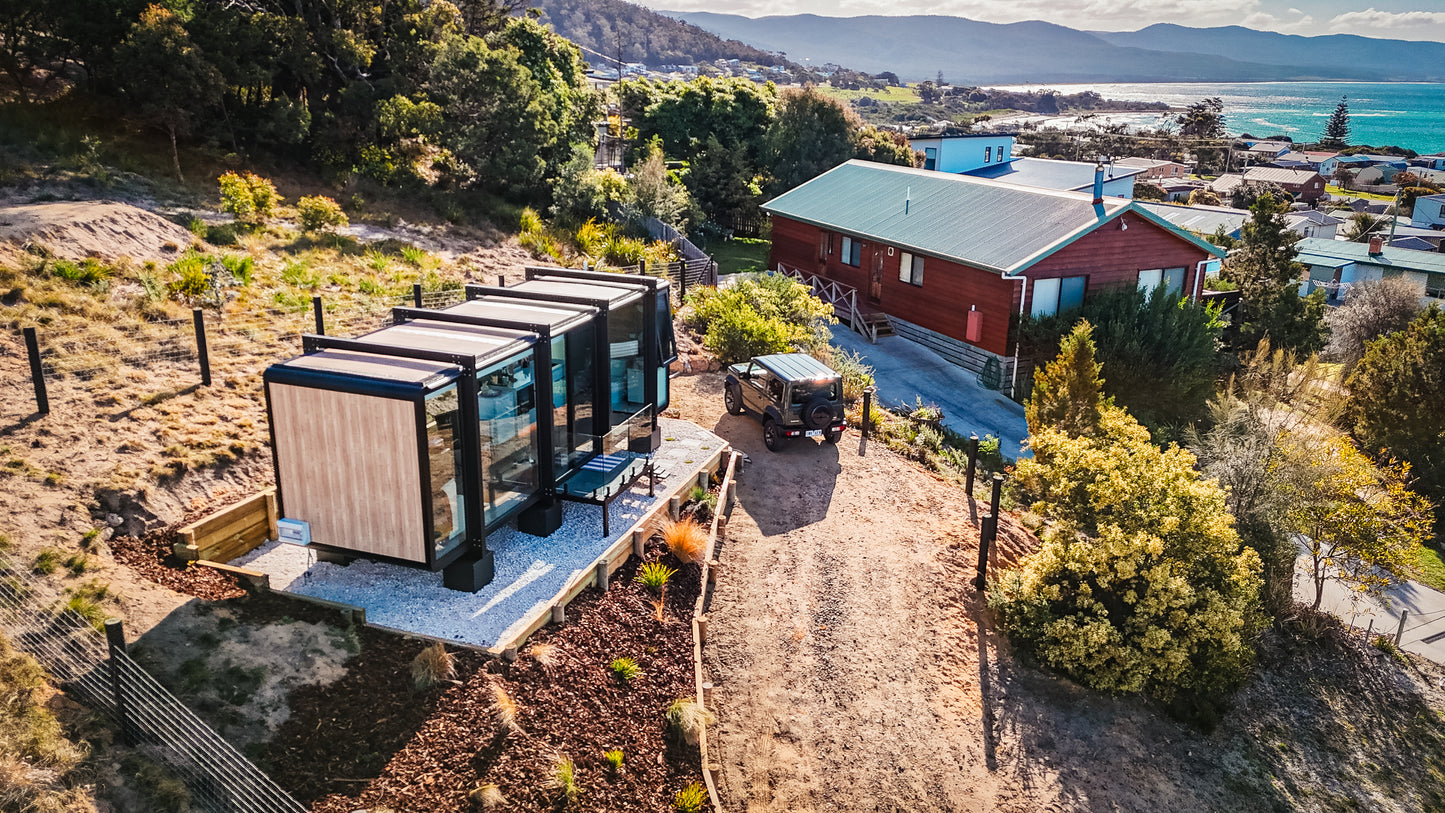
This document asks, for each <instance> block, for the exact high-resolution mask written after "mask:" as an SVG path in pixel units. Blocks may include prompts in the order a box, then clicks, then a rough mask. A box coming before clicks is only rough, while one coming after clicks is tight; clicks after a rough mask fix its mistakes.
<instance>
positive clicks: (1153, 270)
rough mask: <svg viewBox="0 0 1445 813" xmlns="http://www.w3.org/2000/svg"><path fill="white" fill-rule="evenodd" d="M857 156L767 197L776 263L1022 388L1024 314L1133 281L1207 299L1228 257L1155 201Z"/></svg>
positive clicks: (1073, 303) (1060, 308)
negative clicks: (1211, 268) (1212, 269)
mask: <svg viewBox="0 0 1445 813" xmlns="http://www.w3.org/2000/svg"><path fill="white" fill-rule="evenodd" d="M1105 182H1106V179H1105V177H1104V173H1103V171H1102V170H1100V171H1099V172H1098V174H1097V181H1096V183H1095V185H1094V188H1093V189H1092V190H1091V191H1090V192H1085V193H1081V192H1073V191H1057V190H1044V189H1036V188H1029V187H1024V186H1019V185H1016V184H1012V183H1007V182H1003V181H998V180H992V179H985V178H978V177H974V176H970V175H955V174H950V173H942V172H929V171H926V170H921V169H912V168H907V167H895V166H888V165H884V164H878V163H872V162H868V161H856V160H855V161H849V162H847V163H845V164H842V165H840V166H838V167H836V168H834V169H832V170H830V171H828V172H825V173H823V174H822V175H820V176H818V177H817V178H814V179H813V180H811V181H808V182H807V183H805V184H803V185H801V186H799V187H797V188H795V189H793V190H791V191H789V192H787V193H785V194H783V195H781V196H779V197H777V198H774V199H773V200H771V201H769V202H767V203H766V204H764V205H763V207H762V208H763V210H764V211H766V212H768V213H769V214H770V215H771V216H772V234H773V244H772V251H771V254H770V264H771V266H772V267H773V268H774V269H777V270H778V271H780V272H783V273H789V274H791V275H794V276H797V277H800V278H802V279H805V280H806V281H809V282H810V283H812V284H813V285H814V287H815V290H822V291H825V293H826V295H827V297H828V298H829V299H830V301H832V302H833V303H834V306H835V308H836V309H837V310H838V311H839V317H840V319H842V320H843V321H844V322H845V323H852V321H853V320H854V319H856V318H858V315H859V314H858V313H857V311H862V312H864V313H863V315H864V316H865V317H870V318H871V317H872V316H873V315H880V316H883V317H884V319H885V321H886V322H887V323H888V324H889V325H890V326H891V327H892V328H893V330H894V331H895V332H896V333H898V334H899V335H901V336H904V337H906V338H909V339H912V340H915V341H919V342H921V343H924V344H926V345H928V346H930V347H932V348H934V349H936V350H938V351H939V352H940V354H942V355H943V356H944V357H945V358H948V359H949V360H951V361H953V362H954V363H957V364H960V365H962V366H964V367H966V368H968V369H971V370H974V371H977V372H979V373H980V374H981V377H982V378H985V379H987V378H989V377H990V371H992V374H994V375H997V380H998V381H999V382H1000V388H1001V389H1003V390H1004V391H1005V392H1006V393H1008V394H1009V395H1011V396H1013V397H1015V398H1021V397H1023V395H1024V394H1025V393H1022V392H1019V391H1018V388H1019V386H1020V385H1019V382H1018V380H1017V378H1016V375H1015V374H1016V372H1017V369H1018V362H1019V358H1018V356H1019V349H1018V331H1017V326H1018V320H1019V319H1020V318H1022V317H1028V316H1048V315H1052V314H1055V313H1060V312H1067V311H1069V310H1071V309H1073V308H1076V307H1078V306H1079V305H1080V304H1081V303H1082V302H1083V300H1084V298H1085V296H1087V295H1089V294H1090V293H1093V292H1096V291H1099V290H1102V289H1105V288H1108V287H1111V286H1119V285H1129V286H1136V285H1140V286H1145V287H1148V288H1149V289H1151V290H1152V289H1154V288H1156V287H1157V286H1159V285H1160V284H1167V285H1169V286H1170V287H1171V288H1173V289H1174V290H1175V291H1178V292H1180V293H1181V294H1182V295H1186V296H1190V297H1194V296H1197V293H1198V289H1199V285H1200V282H1201V277H1202V275H1201V274H1200V273H1199V271H1200V267H1201V266H1202V265H1203V264H1205V263H1207V262H1208V261H1210V260H1212V259H1215V258H1217V257H1222V256H1224V252H1223V251H1222V250H1220V249H1218V248H1216V247H1215V246H1212V245H1210V244H1209V243H1207V242H1206V241H1204V240H1202V239H1201V238H1199V237H1196V236H1195V235H1193V234H1190V233H1189V232H1188V231H1186V230H1185V229H1182V228H1178V227H1176V226H1174V225H1172V224H1170V223H1169V222H1168V221H1167V220H1165V219H1163V218H1161V217H1159V216H1158V215H1157V214H1154V212H1153V211H1152V210H1151V209H1150V208H1145V207H1144V206H1143V205H1141V204H1139V203H1137V202H1134V201H1129V200H1124V199H1122V198H1116V197H1109V196H1107V195H1106V194H1104V186H1105Z"/></svg>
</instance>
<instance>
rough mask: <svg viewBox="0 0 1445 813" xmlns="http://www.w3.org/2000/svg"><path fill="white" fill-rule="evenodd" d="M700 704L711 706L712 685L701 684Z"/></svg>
mask: <svg viewBox="0 0 1445 813" xmlns="http://www.w3.org/2000/svg"><path fill="white" fill-rule="evenodd" d="M702 703H703V705H704V706H711V705H712V684H711V683H704V684H702Z"/></svg>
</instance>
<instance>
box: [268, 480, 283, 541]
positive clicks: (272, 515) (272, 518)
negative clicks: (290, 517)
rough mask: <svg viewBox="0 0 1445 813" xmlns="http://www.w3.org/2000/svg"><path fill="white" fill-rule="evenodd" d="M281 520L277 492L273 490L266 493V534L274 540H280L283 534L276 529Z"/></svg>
mask: <svg viewBox="0 0 1445 813" xmlns="http://www.w3.org/2000/svg"><path fill="white" fill-rule="evenodd" d="M280 518H281V512H280V509H278V508H277V507H276V491H275V490H274V489H273V490H271V491H268V492H266V525H267V526H268V527H267V528H266V532H267V533H269V534H270V535H271V537H270V538H272V539H280V538H281V532H280V530H279V529H278V528H277V527H276V521H277V520H279V519H280Z"/></svg>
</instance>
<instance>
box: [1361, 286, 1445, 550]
mask: <svg viewBox="0 0 1445 813" xmlns="http://www.w3.org/2000/svg"><path fill="white" fill-rule="evenodd" d="M1365 348H1366V349H1365V354H1364V356H1363V357H1362V358H1361V359H1360V362H1359V364H1357V365H1355V369H1354V370H1353V371H1352V372H1351V373H1350V376H1349V378H1347V379H1346V380H1345V386H1346V389H1347V390H1348V391H1349V397H1348V399H1347V400H1346V402H1345V418H1346V423H1347V425H1348V426H1349V427H1350V430H1351V432H1352V433H1353V434H1354V436H1355V439H1356V440H1358V441H1359V443H1360V446H1361V447H1363V448H1364V449H1366V450H1369V451H1371V452H1373V451H1375V450H1379V449H1383V450H1385V452H1386V453H1388V454H1390V455H1393V456H1395V457H1398V458H1399V459H1401V460H1403V461H1405V462H1407V463H1409V464H1410V467H1411V472H1412V473H1413V474H1414V476H1415V477H1416V478H1418V479H1417V481H1416V484H1415V485H1416V488H1417V489H1418V490H1419V491H1420V492H1421V493H1423V494H1425V495H1426V496H1427V497H1429V498H1430V499H1431V500H1433V501H1434V502H1435V503H1436V504H1437V506H1438V505H1441V504H1442V502H1445V404H1442V402H1441V399H1440V393H1441V392H1442V391H1445V311H1441V310H1440V308H1439V307H1438V306H1432V307H1431V308H1430V309H1429V310H1427V311H1426V312H1425V313H1423V314H1421V315H1419V316H1418V317H1416V318H1415V320H1414V321H1413V322H1411V323H1410V325H1409V326H1408V327H1406V328H1405V329H1404V330H1401V331H1398V332H1395V333H1390V334H1387V335H1385V336H1384V337H1382V338H1379V339H1376V340H1375V341H1373V342H1369V343H1367V344H1366V345H1365ZM1436 526H1437V528H1445V509H1442V508H1437V510H1436Z"/></svg>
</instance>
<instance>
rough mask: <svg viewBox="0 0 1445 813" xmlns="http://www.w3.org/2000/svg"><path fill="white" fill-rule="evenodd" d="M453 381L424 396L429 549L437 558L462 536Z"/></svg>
mask: <svg viewBox="0 0 1445 813" xmlns="http://www.w3.org/2000/svg"><path fill="white" fill-rule="evenodd" d="M457 405H458V398H457V386H456V385H455V384H453V385H451V386H450V387H447V388H446V389H443V390H438V391H437V392H434V393H432V394H430V395H428V396H427V397H426V402H425V412H426V454H427V466H428V470H429V471H430V473H431V482H430V488H431V520H432V548H433V550H434V553H435V556H436V557H441V556H443V555H445V554H446V553H448V552H450V551H451V550H452V549H453V548H455V547H456V546H457V545H459V544H461V541H462V539H463V538H464V537H465V536H466V528H467V520H466V511H465V506H464V500H465V498H466V488H465V487H464V486H463V485H462V483H461V481H460V476H461V475H460V472H461V471H462V461H461V454H462V441H461V432H460V429H461V427H460V425H459V423H458V419H459V415H458V412H457Z"/></svg>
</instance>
